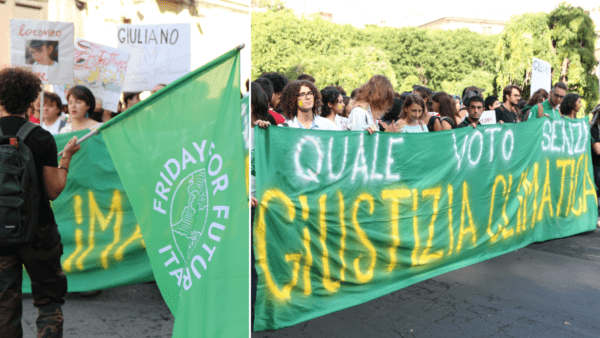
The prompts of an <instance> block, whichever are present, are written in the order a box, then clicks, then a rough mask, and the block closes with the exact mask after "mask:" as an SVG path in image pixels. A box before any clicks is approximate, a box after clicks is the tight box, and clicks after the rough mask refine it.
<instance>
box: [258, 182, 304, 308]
mask: <svg viewBox="0 0 600 338" xmlns="http://www.w3.org/2000/svg"><path fill="white" fill-rule="evenodd" d="M272 199H279V200H281V201H282V202H283V203H284V204H285V206H286V207H287V210H288V218H289V220H290V223H291V222H293V221H294V218H296V208H295V207H294V204H293V203H292V201H291V200H290V198H289V197H287V196H286V195H285V194H284V193H283V192H282V191H281V190H278V189H271V190H267V191H266V192H265V193H264V195H263V197H262V199H261V200H260V206H259V210H258V221H257V222H256V227H255V228H254V236H255V237H254V238H255V241H256V248H257V256H258V257H257V260H258V265H259V266H260V267H261V269H262V270H263V273H264V274H265V283H266V284H267V288H268V289H269V291H271V293H272V294H273V295H274V296H275V297H276V298H278V299H281V300H286V299H290V292H291V290H292V288H293V287H294V286H295V285H296V283H297V282H298V270H300V258H301V257H302V255H301V254H298V253H297V254H287V255H285V260H286V262H289V261H294V267H293V271H292V280H291V281H290V282H289V283H288V284H286V285H285V286H284V287H283V288H282V289H279V287H277V285H276V284H275V281H274V280H273V276H272V275H271V271H270V270H269V265H268V263H267V241H266V230H267V229H266V228H267V226H266V223H265V209H267V207H268V205H269V202H270V201H271V200H272Z"/></svg>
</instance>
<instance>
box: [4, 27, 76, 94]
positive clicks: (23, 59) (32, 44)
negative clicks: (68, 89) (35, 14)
mask: <svg viewBox="0 0 600 338" xmlns="http://www.w3.org/2000/svg"><path fill="white" fill-rule="evenodd" d="M73 39H74V26H73V23H69V22H54V21H43V20H24V19H11V20H10V64H11V66H22V67H28V68H30V69H31V70H32V71H33V72H34V73H36V74H37V75H38V76H39V77H40V78H41V79H42V82H43V83H50V84H71V83H73V62H72V60H73Z"/></svg>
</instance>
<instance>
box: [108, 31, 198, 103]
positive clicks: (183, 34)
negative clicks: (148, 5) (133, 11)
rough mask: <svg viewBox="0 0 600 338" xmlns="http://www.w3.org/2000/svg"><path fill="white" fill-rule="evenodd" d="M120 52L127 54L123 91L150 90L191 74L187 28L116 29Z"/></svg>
mask: <svg viewBox="0 0 600 338" xmlns="http://www.w3.org/2000/svg"><path fill="white" fill-rule="evenodd" d="M117 40H118V47H119V48H120V49H124V50H127V51H129V52H131V58H130V59H129V65H128V67H127V76H126V77H125V84H124V85H123V91H126V92H139V91H144V90H152V88H154V86H156V85H157V84H160V83H162V84H169V83H171V82H173V81H175V80H177V79H178V78H180V77H182V76H183V75H185V74H187V73H189V72H190V70H191V45H190V44H191V32H190V25H189V24H165V25H119V26H117Z"/></svg>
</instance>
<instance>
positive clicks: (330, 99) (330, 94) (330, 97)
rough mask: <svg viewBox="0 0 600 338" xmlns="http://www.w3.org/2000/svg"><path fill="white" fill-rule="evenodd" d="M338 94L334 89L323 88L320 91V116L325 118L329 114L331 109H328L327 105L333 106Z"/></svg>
mask: <svg viewBox="0 0 600 338" xmlns="http://www.w3.org/2000/svg"><path fill="white" fill-rule="evenodd" d="M340 95H341V94H340V92H339V90H337V89H336V88H335V87H331V88H325V89H323V90H321V98H322V100H323V106H322V107H321V116H323V117H327V116H329V115H330V114H331V108H330V107H329V103H332V104H334V105H336V104H337V102H338V97H340Z"/></svg>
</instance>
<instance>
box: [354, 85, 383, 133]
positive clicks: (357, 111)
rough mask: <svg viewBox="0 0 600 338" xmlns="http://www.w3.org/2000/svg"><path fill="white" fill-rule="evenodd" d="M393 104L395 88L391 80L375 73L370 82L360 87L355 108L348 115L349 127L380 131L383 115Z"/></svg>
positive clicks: (359, 129) (358, 129)
mask: <svg viewBox="0 0 600 338" xmlns="http://www.w3.org/2000/svg"><path fill="white" fill-rule="evenodd" d="M393 105H394V88H393V87H392V84H391V83H390V80H388V78H387V77H385V76H383V75H373V77H371V79H369V82H367V83H366V84H364V85H363V86H362V87H360V90H359V91H358V93H357V95H356V99H355V100H354V108H353V109H352V111H351V112H350V115H349V116H348V129H350V130H355V131H363V130H368V131H369V132H370V133H373V132H375V131H378V130H379V127H378V123H379V121H380V120H381V117H382V116H383V114H385V113H386V112H387V111H389V110H390V109H391V108H392V106H393ZM384 127H385V128H387V127H388V126H384Z"/></svg>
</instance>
